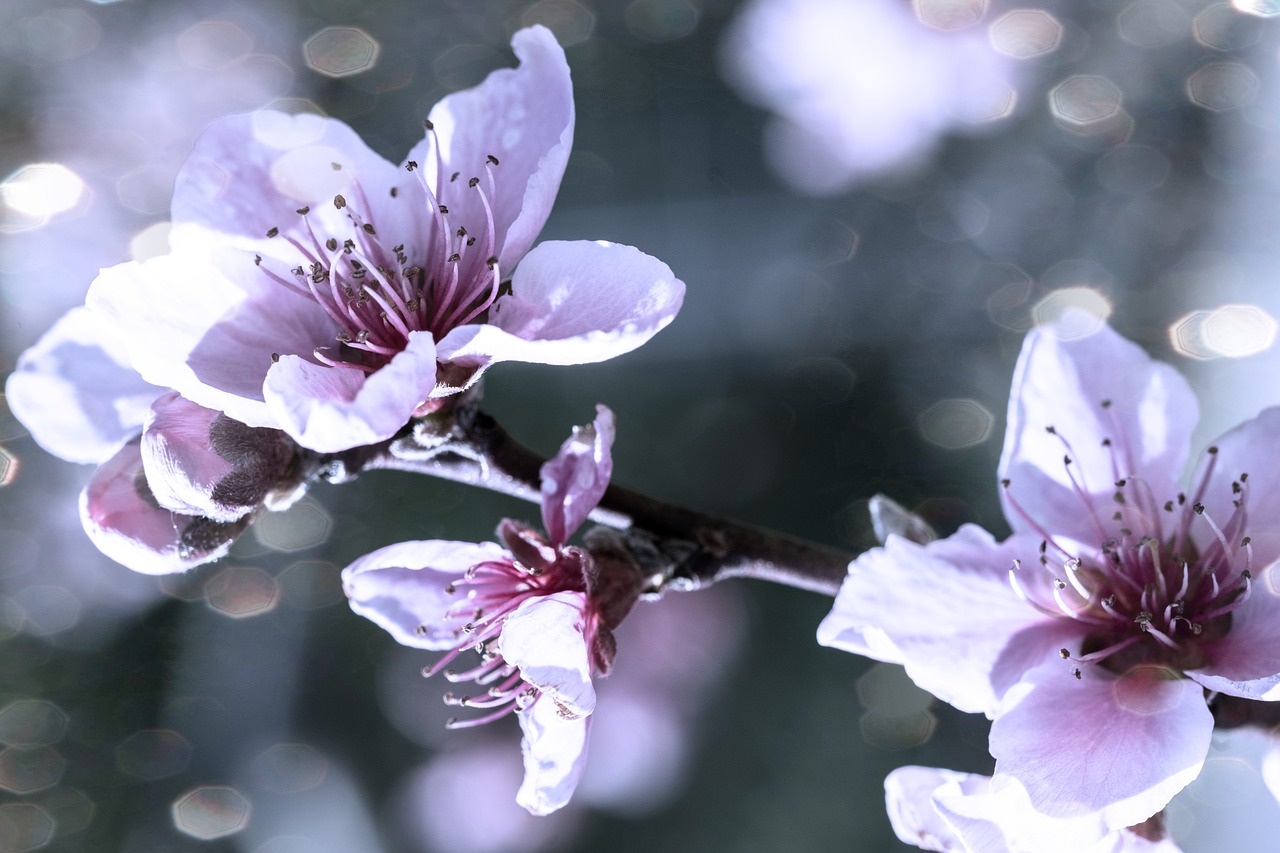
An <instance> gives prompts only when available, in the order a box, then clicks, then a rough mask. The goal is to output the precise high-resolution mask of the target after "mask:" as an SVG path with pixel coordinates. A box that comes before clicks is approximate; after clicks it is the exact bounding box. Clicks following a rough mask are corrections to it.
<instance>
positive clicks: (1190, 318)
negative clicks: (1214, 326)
mask: <svg viewBox="0 0 1280 853" xmlns="http://www.w3.org/2000/svg"><path fill="white" fill-rule="evenodd" d="M1212 313H1213V312H1211V311H1192V312H1191V313H1189V314H1184V315H1183V316H1182V317H1179V318H1178V319H1177V320H1174V321H1173V323H1171V324H1170V325H1169V344H1170V346H1172V347H1173V349H1174V351H1175V352H1177V353H1178V355H1181V356H1186V357H1187V358H1194V359H1196V360H1197V361H1204V360H1206V359H1210V358H1216V357H1217V355H1218V354H1217V353H1216V352H1214V351H1213V350H1212V349H1211V348H1210V347H1209V343H1208V341H1206V340H1205V338H1204V322H1205V320H1207V319H1209V315H1210V314H1212Z"/></svg>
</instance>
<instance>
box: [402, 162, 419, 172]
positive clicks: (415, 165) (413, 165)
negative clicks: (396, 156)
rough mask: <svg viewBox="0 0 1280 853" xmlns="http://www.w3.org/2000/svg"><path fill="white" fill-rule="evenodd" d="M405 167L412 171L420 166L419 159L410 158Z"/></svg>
mask: <svg viewBox="0 0 1280 853" xmlns="http://www.w3.org/2000/svg"><path fill="white" fill-rule="evenodd" d="M404 168H405V170H406V171H409V172H412V171H413V170H414V169H416V168H418V161H417V160H410V161H409V162H408V163H405V164H404Z"/></svg>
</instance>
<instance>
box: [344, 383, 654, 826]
mask: <svg viewBox="0 0 1280 853" xmlns="http://www.w3.org/2000/svg"><path fill="white" fill-rule="evenodd" d="M613 435H614V423H613V413H612V412H610V411H609V410H608V409H607V408H605V407H604V406H599V407H598V414H597V416H596V419H595V421H594V422H593V423H592V424H590V425H588V426H585V427H580V428H578V429H576V430H574V434H573V436H572V437H571V438H570V439H569V440H568V441H566V442H565V443H564V445H563V446H562V447H561V448H560V452H559V453H557V454H556V456H555V457H554V458H553V459H551V460H550V461H549V462H547V463H546V464H545V465H544V466H543V467H542V494H543V503H542V515H543V519H544V524H545V525H546V527H547V531H548V533H547V535H546V536H543V535H542V534H541V533H538V532H537V531H535V530H533V529H532V528H530V527H528V526H526V525H523V524H520V523H518V522H515V521H511V520H506V521H504V522H503V523H502V524H501V526H500V527H499V528H498V536H499V538H500V539H501V540H502V543H503V545H501V546H500V545H497V544H494V543H491V542H483V543H479V544H473V543H469V542H448V541H441V540H430V541H421V542H402V543H400V544H397V545H391V546H388V547H386V548H382V549H380V550H378V551H375V552H373V553H371V554H367V555H365V556H364V557H361V558H360V559H358V560H356V561H355V562H354V563H352V564H351V565H350V566H348V567H347V568H346V569H345V570H344V571H343V583H344V587H345V589H346V592H347V596H348V597H349V598H350V600H351V607H352V609H353V610H355V611H356V612H357V613H359V614H361V615H362V616H366V617H368V618H369V619H371V620H372V621H374V622H375V623H377V624H378V625H380V626H382V627H383V628H385V629H386V630H387V631H389V632H390V633H391V635H392V636H394V637H395V638H396V639H397V640H398V641H399V642H401V643H403V644H405V645H408V646H416V647H418V648H424V649H430V650H434V651H441V652H443V653H444V654H443V655H442V656H441V657H440V658H439V659H437V661H436V662H435V663H434V664H432V665H431V666H429V667H427V668H426V669H425V670H424V674H426V675H428V676H430V675H436V674H438V673H443V674H444V677H445V678H446V679H447V680H449V681H451V682H454V683H456V684H468V683H471V684H474V685H475V690H474V691H472V690H469V691H468V692H466V693H455V692H452V691H451V692H449V693H447V694H446V695H445V702H446V703H448V704H451V705H456V706H458V707H459V708H461V709H475V710H476V711H479V712H480V713H479V716H475V717H467V718H458V719H455V720H452V721H450V726H451V727H453V728H461V727H468V726H474V725H480V724H482V723H488V722H491V721H493V720H496V719H498V718H500V717H503V716H506V715H507V714H510V713H516V714H517V715H518V717H519V720H520V725H521V728H522V729H523V730H524V743H523V750H524V764H525V781H524V784H523V785H522V786H521V788H520V792H519V794H518V795H517V801H518V802H519V803H520V804H521V805H522V806H524V807H525V808H526V809H528V810H529V811H531V812H533V813H535V814H547V813H549V812H552V811H555V810H556V809H558V808H560V807H561V806H563V805H564V804H565V803H566V802H568V800H569V797H570V795H571V794H572V793H573V789H574V787H575V786H576V785H577V782H578V778H579V777H580V776H581V774H582V769H583V766H584V764H585V761H586V748H587V735H588V731H589V727H590V715H591V713H592V712H593V711H594V710H595V704H596V694H595V688H594V686H593V685H592V681H591V678H592V674H593V673H598V674H602V675H603V674H607V673H608V671H609V669H610V667H611V666H612V663H613V657H614V653H615V643H614V639H613V629H614V628H615V627H617V624H618V623H619V622H620V621H621V620H622V618H623V617H624V616H625V615H626V613H627V612H628V611H629V610H630V609H631V606H632V605H633V604H634V603H635V601H636V600H637V598H638V595H639V579H638V578H636V577H633V578H630V579H622V580H619V579H618V578H617V577H610V578H609V579H608V583H604V582H603V579H602V578H600V577H599V574H600V573H599V571H598V567H597V565H596V560H595V559H594V558H593V556H592V555H591V554H590V553H589V552H588V551H586V550H583V549H581V548H578V547H576V546H573V545H569V544H567V540H568V539H569V537H570V536H572V535H573V533H574V532H575V531H576V530H577V529H578V527H579V526H580V525H581V524H582V522H583V521H585V520H586V517H587V515H588V514H589V513H590V511H591V510H592V509H594V508H595V506H596V504H598V503H599V501H600V498H601V496H602V495H603V494H604V491H605V489H606V488H607V486H608V480H609V473H610V471H611V468H612V458H611V455H610V447H611V446H612V444H613ZM503 546H505V547H503ZM610 568H611V569H612V568H614V567H613V566H611V567H610ZM614 574H616V573H614ZM470 651H474V652H476V653H477V654H478V655H479V662H478V663H477V664H474V665H468V666H462V667H460V666H459V665H458V664H457V663H456V661H457V660H458V659H459V658H460V657H461V656H463V655H464V654H465V653H467V652H470Z"/></svg>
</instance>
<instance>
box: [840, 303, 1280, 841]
mask: <svg viewBox="0 0 1280 853" xmlns="http://www.w3.org/2000/svg"><path fill="white" fill-rule="evenodd" d="M1196 419H1197V407H1196V401H1195V398H1194V397H1193V396H1192V394H1191V391H1190V389H1189V388H1188V387H1187V384H1186V382H1185V381H1184V380H1183V379H1182V377H1181V376H1179V375H1178V374H1177V373H1176V372H1175V371H1174V370H1173V369H1172V368H1170V367H1168V366H1167V365H1163V364H1159V363H1156V362H1153V361H1152V360H1151V359H1149V358H1148V357H1147V356H1146V355H1145V354H1144V353H1143V352H1142V351H1141V350H1140V349H1139V348H1138V347H1136V346H1134V345H1133V344H1131V343H1129V342H1128V341H1126V340H1124V339H1123V338H1121V337H1120V336H1119V335H1117V334H1116V333H1115V332H1113V331H1111V330H1110V329H1109V328H1106V327H1103V328H1102V329H1101V330H1100V331H1098V332H1097V333H1096V334H1094V335H1092V336H1090V337H1086V338H1082V339H1075V340H1063V339H1060V338H1059V336H1057V335H1056V334H1055V329H1054V328H1053V327H1042V328H1038V329H1035V330H1033V331H1032V332H1031V333H1030V334H1029V335H1028V337H1027V340H1026V343H1025V345H1024V347H1023V350H1022V355H1021V358H1020V360H1019V362H1018V367H1017V370H1016V372H1015V376H1014V383H1013V393H1012V396H1011V399H1010V404H1009V418H1008V432H1007V435H1006V439H1005V447H1004V454H1003V456H1002V458H1001V461H1000V471H999V473H1000V479H1001V482H1002V496H1003V499H1004V506H1005V514H1006V516H1007V518H1008V519H1009V524H1010V526H1011V527H1012V528H1013V535H1012V536H1010V537H1009V538H1008V539H1006V540H1005V541H1003V542H997V541H995V540H994V539H993V538H992V537H991V536H990V535H988V534H987V533H986V532H985V531H983V530H981V529H980V528H977V527H975V526H972V525H967V526H965V527H962V528H961V529H960V530H959V531H958V532H957V533H956V534H955V535H953V536H951V537H949V538H947V539H944V540H939V541H936V542H932V543H929V544H925V545H920V544H917V543H914V542H910V541H907V540H905V539H903V538H901V537H899V536H890V537H889V539H888V542H887V544H886V546H885V547H884V548H878V549H875V550H872V551H869V552H867V553H866V554H864V555H863V556H861V557H859V558H858V559H857V560H855V561H854V562H853V563H852V564H851V565H850V568H849V576H848V578H847V579H846V580H845V582H844V585H843V587H842V588H841V591H840V594H839V595H838V597H837V599H836V603H835V607H834V609H833V610H832V612H831V614H830V615H829V616H828V617H827V618H826V620H824V622H823V624H822V626H821V627H820V628H819V632H818V637H819V641H820V642H822V643H823V644H825V645H831V646H836V647H838V648H843V649H846V650H849V651H854V652H858V653H861V654H867V655H870V656H871V657H875V658H879V659H880V660H885V661H891V662H896V663H902V664H904V665H905V666H906V669H907V673H908V674H909V675H910V676H911V677H912V678H913V679H914V680H915V682H916V683H917V684H919V685H920V686H921V687H923V688H924V689H926V690H929V691H930V692H932V693H934V694H935V695H937V696H939V697H940V698H942V699H944V700H946V701H948V702H950V703H952V704H953V705H955V706H956V707H958V708H960V709H961V710H965V711H980V712H983V713H985V714H987V715H988V716H989V717H991V718H992V719H993V720H994V722H993V724H992V728H991V752H992V754H993V755H994V756H995V758H996V778H997V780H1005V781H1007V783H1008V784H1010V785H1017V786H1020V787H1021V788H1022V789H1023V790H1025V792H1026V795H1027V798H1028V803H1029V806H1028V807H1029V808H1030V809H1032V810H1033V811H1034V812H1035V813H1036V814H1037V815H1038V816H1039V818H1042V819H1045V820H1057V821H1060V822H1062V823H1063V824H1064V825H1066V824H1071V825H1073V826H1079V825H1081V822H1083V823H1084V824H1087V827H1088V830H1089V834H1090V835H1091V836H1092V837H1093V838H1095V839H1096V838H1101V837H1104V836H1106V835H1107V834H1109V833H1113V832H1116V831H1118V830H1121V829H1123V828H1125V827H1129V826H1134V825H1137V824H1140V823H1142V822H1143V821H1145V820H1147V819H1148V818H1149V817H1151V816H1152V815H1154V814H1156V813H1157V812H1159V811H1160V810H1161V809H1162V808H1163V807H1164V805H1165V804H1166V803H1167V802H1168V801H1169V799H1170V798H1171V797H1172V796H1173V795H1174V794H1175V793H1177V792H1178V791H1179V790H1181V789H1182V788H1183V787H1184V786H1185V785H1187V783H1189V782H1190V781H1191V780H1192V779H1194V778H1195V777H1196V776H1197V774H1198V773H1199V772H1200V768H1201V766H1202V764H1203V762H1204V759H1205V754H1206V751H1207V749H1208V747H1209V737H1210V734H1211V732H1212V730H1213V715H1212V714H1211V713H1210V708H1209V707H1208V706H1207V704H1206V701H1205V697H1206V696H1209V697H1210V698H1212V697H1213V696H1214V695H1216V694H1225V695H1228V696H1235V697H1241V698H1244V699H1255V700H1264V701H1271V700H1275V699H1277V698H1280V595H1277V593H1276V592H1275V591H1274V588H1273V585H1272V582H1271V579H1270V571H1271V570H1270V567H1271V564H1272V563H1273V562H1274V561H1275V560H1276V558H1277V557H1278V556H1280V523H1278V522H1277V519H1280V503H1278V502H1280V479H1277V476H1276V474H1275V473H1274V465H1273V464H1272V460H1274V458H1275V457H1276V455H1277V453H1278V452H1280V409H1268V410H1266V411H1264V412H1262V413H1261V414H1260V415H1259V416H1258V417H1256V418H1255V419H1253V420H1251V421H1247V422H1246V423H1244V424H1242V425H1241V426H1239V427H1237V428H1236V429H1234V430H1232V431H1231V432H1229V433H1227V434H1226V435H1224V436H1222V437H1221V438H1220V439H1219V440H1218V441H1216V442H1215V443H1214V444H1213V445H1212V446H1210V447H1209V448H1208V450H1206V451H1205V452H1204V454H1203V455H1202V456H1201V457H1200V459H1199V462H1198V465H1197V470H1196V473H1195V475H1194V476H1193V477H1192V479H1191V483H1190V487H1189V488H1188V489H1186V490H1180V489H1179V487H1178V484H1177V482H1178V478H1179V476H1180V474H1181V473H1182V470H1183V467H1184V464H1185V462H1186V459H1187V452H1188V445H1189V439H1190V435H1191V430H1192V429H1193V427H1194V425H1195V422H1196Z"/></svg>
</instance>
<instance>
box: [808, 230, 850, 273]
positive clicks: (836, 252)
mask: <svg viewBox="0 0 1280 853" xmlns="http://www.w3.org/2000/svg"><path fill="white" fill-rule="evenodd" d="M860 241H861V238H860V237H859V236H858V232H857V231H854V230H853V229H852V228H850V227H849V226H848V225H846V224H845V223H844V222H841V221H840V220H838V219H830V220H827V221H826V222H823V223H820V224H819V225H817V226H816V227H814V228H813V229H812V230H811V231H810V232H809V239H808V241H807V242H808V246H809V249H810V250H811V251H812V253H813V259H814V262H815V263H817V264H819V265H821V266H835V265H836V264H842V263H844V262H845V261H848V260H852V259H853V256H854V255H856V254H857V253H858V243H859V242H860Z"/></svg>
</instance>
